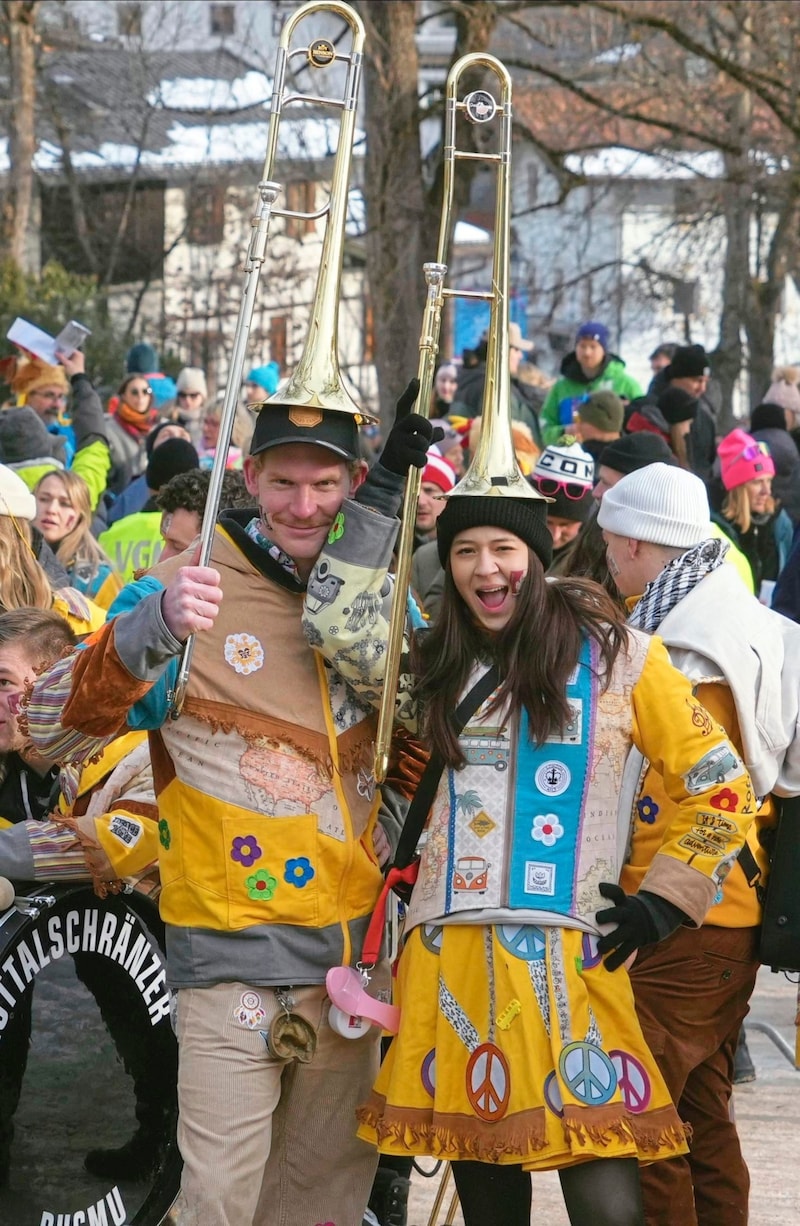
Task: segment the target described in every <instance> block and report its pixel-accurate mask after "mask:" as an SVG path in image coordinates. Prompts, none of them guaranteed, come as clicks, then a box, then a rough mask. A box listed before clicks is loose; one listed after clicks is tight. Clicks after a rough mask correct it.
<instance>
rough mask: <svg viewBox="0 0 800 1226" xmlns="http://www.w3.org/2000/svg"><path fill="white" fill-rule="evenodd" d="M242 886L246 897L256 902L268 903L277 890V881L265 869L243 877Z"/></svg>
mask: <svg viewBox="0 0 800 1226" xmlns="http://www.w3.org/2000/svg"><path fill="white" fill-rule="evenodd" d="M244 884H245V888H246V890H247V893H248V896H249V897H250V898H253V899H255V901H256V902H269V900H270V899H271V898H272V895H273V894H274V893H275V891H276V889H277V888H278V882H277V879H276V878H275V877H273V876H272V873H270V872H268V871H267V870H266V869H265V868H260V869H259V870H258V872H257V873H253V874H252V876H250V877H245V881H244Z"/></svg>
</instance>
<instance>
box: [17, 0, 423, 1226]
mask: <svg viewBox="0 0 800 1226" xmlns="http://www.w3.org/2000/svg"><path fill="white" fill-rule="evenodd" d="M320 11H322V12H327V13H328V14H331V13H334V14H336V15H338V16H339V17H340V18H342V19H344V21H345V22H347V24H348V25H349V27H350V32H351V35H352V38H351V42H350V50H349V52H348V50H347V48H346V47H345V48H344V49H343V44H342V41H341V40H340V41H339V42H337V43H334V42H332V41H330V40H329V39H327V38H314V39H313V41H311V42H310V43H309V45H308V47H307V48H296V49H293V50H290V49H289V44H290V39H291V37H292V34H293V32H294V30H295V28H296V26H297V25H298V23H300V22H301V21H304V20H305V19H306V18H307V17H309V16H316V15H317V14H318V13H319V12H320ZM363 39H364V30H363V25H362V23H361V20H360V18H359V17H358V15H357V14H356V13H355V12H354V11H353V10H352V9H350V8H349V7H348V6H347V5H346V4H343V3H340V2H339V0H328V2H327V3H319V4H308V5H305V6H303V7H302V8H301V9H298V10H297V11H296V12H295V13H293V14H292V15H291V16H290V17H289V18H288V20H287V21H286V23H285V24H284V27H283V30H282V33H281V40H280V47H279V56H278V63H277V66H276V71H275V77H274V92H273V101H272V110H271V113H270V121H269V131H268V138H267V145H268V148H267V155H266V159H265V165H264V171H263V175H262V179H261V182H260V183H259V189H258V190H259V201H258V205H257V210H256V216H255V218H254V221H253V230H252V235H251V240H250V247H249V250H248V255H247V261H246V269H247V275H246V280H245V286H244V292H243V297H242V303H241V306H240V312H239V319H238V322H237V330H236V335H235V338H234V343H233V352H232V357H231V368H230V372H229V377H228V384H227V389H226V394H225V401H224V405H223V412H222V422H221V425H220V445H219V447H218V459H219V461H220V462H219V463H216V464H215V467H214V470H213V471H212V476H211V483H210V489H209V495H208V503H207V509H206V514H205V517H204V521H203V527H202V533H201V538H200V543H199V545H198V546H196V547H195V546H193V547H192V548H191V549H189V550H187V551H186V552H185V553H184V554H182V555H180V556H178V557H175V558H171V559H169V560H168V561H166V562H165V563H163V564H161V565H159V566H158V567H156V568H154V570H152V571H151V572H150V573H149V575H148V576H147V577H146V578H145V579H143V580H141V581H140V582H138V583H134V584H130V585H128V587H127V588H125V589H124V590H123V592H122V593H121V594H120V597H119V598H118V601H117V602H116V605H115V607H114V608H113V609H112V614H114V613H116V614H117V616H115V617H113V618H112V620H110V621H109V622H108V623H107V624H106V626H105V627H103V629H102V630H101V631H99V632H98V634H97V636H95V637H94V638H93V639H92V640H91V641H89V642H87V643H86V644H84V645H83V646H82V648H81V650H79V651H77V652H76V653H75V654H74V655H72V656H70V657H68V658H67V659H66V660H65V661H62V662H61V663H60V665H59V667H58V668H57V669H55V670H51V672H50V673H49V674H46V675H45V676H44V677H43V678H41V679H40V683H39V685H38V687H37V694H36V695H35V696H34V698H33V700H32V703H31V705H30V709H29V728H30V733H31V737H32V739H33V740H34V742H35V743H37V744H47V745H48V746H49V747H50V748H51V749H53V750H54V757H56V758H59V759H60V760H61V761H63V760H64V759H65V758H67V759H68V760H71V761H73V762H75V761H80V760H81V758H85V757H86V756H89V755H91V754H93V753H95V752H96V751H97V749H98V747H99V745H102V744H103V743H104V741H105V740H108V739H111V738H112V737H113V736H115V735H118V734H119V732H120V730H121V729H125V728H126V727H127V726H131V727H136V728H146V729H148V731H149V733H150V743H151V755H152V761H153V771H154V780H155V790H156V795H157V798H158V804H159V818H160V820H159V837H160V842H161V848H160V857H159V866H160V873H161V881H162V893H161V898H160V904H161V914H162V918H163V919H164V922H165V925H166V941H167V959H168V972H169V983H170V986H171V988H172V990H173V992H174V999H175V1005H176V1008H175V1027H176V1032H177V1035H178V1041H179V1085H178V1098H179V1109H180V1120H179V1128H178V1141H179V1145H180V1150H181V1154H182V1157H183V1162H184V1170H183V1178H182V1185H181V1195H180V1197H179V1201H178V1208H177V1218H176V1220H177V1222H178V1223H180V1226H267V1224H268V1223H269V1224H272V1223H276V1222H280V1223H281V1226H314V1224H315V1223H318V1222H335V1223H336V1224H337V1226H355V1224H356V1223H360V1222H361V1220H362V1216H363V1212H364V1209H365V1207H366V1204H367V1200H368V1197H369V1192H370V1187H371V1184H372V1178H373V1175H374V1172H375V1167H376V1163H377V1157H376V1155H375V1153H374V1151H373V1150H372V1149H371V1147H369V1146H367V1145H366V1144H364V1143H363V1142H361V1141H359V1140H358V1139H357V1138H356V1135H355V1110H356V1106H357V1105H358V1104H359V1103H360V1102H361V1101H362V1100H363V1099H364V1098H365V1097H366V1095H367V1094H368V1092H369V1089H370V1086H371V1084H372V1081H373V1078H374V1075H375V1073H376V1071H377V1065H378V1040H379V1030H378V1029H377V1028H372V1029H370V1028H369V1027H365V1030H366V1031H367V1033H364V1034H361V1032H359V1035H358V1041H357V1042H353V1041H352V1034H351V1030H352V1027H351V1026H350V1024H349V1019H348V1016H347V1015H344V1016H342V1017H339V1018H338V1019H337V1017H336V1015H335V1013H334V1014H333V1015H329V1001H328V999H327V995H326V988H325V981H326V975H327V973H328V971H329V970H331V969H332V968H334V967H337V966H344V967H348V966H351V965H355V963H356V961H357V959H358V958H359V955H360V952H361V947H362V943H363V938H364V935H365V932H366V928H367V925H368V922H369V919H370V916H371V913H372V910H373V908H374V907H375V905H376V902H377V899H378V896H379V894H380V890H381V885H382V875H381V868H380V864H381V863H382V862H383V861H385V859H386V858H387V857H388V855H389V854H390V841H389V838H388V837H387V834H386V831H384V829H383V828H382V827H381V826H379V825H378V822H377V817H378V807H379V797H378V795H377V793H376V788H375V780H374V775H373V771H372V766H373V763H374V722H373V718H372V714H371V710H370V706H369V704H368V703H362V702H361V701H360V700H359V699H357V698H356V697H355V695H354V694H353V693H352V691H351V690H350V689H349V687H348V686H347V684H346V683H345V681H344V679H343V677H342V675H341V673H340V672H339V671H337V670H336V669H335V668H328V667H326V666H325V665H324V664H323V662H322V660H321V658H320V657H319V656H318V654H317V653H316V651H315V650H314V648H313V644H311V645H310V644H309V643H308V642H307V641H306V638H305V637H304V635H303V631H302V628H301V615H302V611H303V607H304V602H305V603H307V604H308V605H309V606H310V607H313V608H324V607H325V606H326V604H328V603H330V601H331V600H332V599H334V597H335V595H336V592H337V590H338V585H339V582H340V580H339V578H338V576H337V575H336V574H334V573H330V574H327V573H326V574H322V572H321V571H319V570H318V571H317V573H316V578H315V582H314V584H313V585H311V586H308V580H309V576H310V574H311V571H312V568H313V567H314V565H315V563H316V561H317V558H318V556H319V554H320V551H321V550H322V548H323V546H324V545H325V543H326V541H327V540H328V539H329V537H330V536H333V537H335V536H336V535H337V533H340V532H341V517H340V514H339V512H340V507H341V506H342V503H343V502H344V500H345V499H347V498H354V499H358V500H359V502H360V503H361V504H362V506H364V507H369V508H370V509H371V510H375V511H378V512H381V513H382V514H377V515H372V514H368V512H365V514H368V517H369V519H370V520H371V521H374V524H376V525H377V524H379V523H387V522H389V523H393V522H394V521H393V520H391V519H390V518H387V517H391V516H393V515H394V513H395V511H396V509H397V506H398V505H399V502H400V498H401V494H402V489H403V485H404V481H405V477H406V474H407V472H408V470H409V468H410V467H412V466H413V467H419V468H423V467H424V466H425V463H426V451H427V448H428V446H429V444H430V442H431V441H432V437H433V433H434V432H433V427H432V426H431V425H430V424H429V423H428V422H427V421H426V420H425V419H424V418H422V417H414V416H409V415H408V410H409V409H410V407H411V405H412V404H413V400H414V398H415V395H416V390H417V389H416V386H414V387H412V388H411V389H409V394H407V395H406V396H405V397H404V398H403V400H402V401H401V404H400V405H399V406H398V420H397V423H396V425H395V427H394V429H393V430H392V431H391V432H390V434H389V436H388V438H387V441H386V445H385V447H384V451H383V454H382V457H381V461H380V462H379V463H378V464H377V465H375V467H374V468H373V470H372V472H371V473H370V475H369V476H368V477H367V479H366V481H365V474H366V465H365V464H364V462H363V461H361V460H360V459H359V458H358V457H359V454H360V451H359V430H358V427H359V425H360V424H361V423H362V422H364V421H367V420H369V418H368V415H367V414H366V413H365V412H364V410H363V408H362V407H361V406H359V405H358V404H356V403H355V402H354V401H353V399H352V397H351V396H350V394H349V393H348V391H347V389H346V387H345V386H344V385H343V382H342V379H341V377H340V373H339V369H338V361H337V356H336V338H337V319H338V294H339V282H340V279H341V270H342V257H343V250H344V234H345V220H346V209H347V184H348V178H349V167H350V159H351V156H352V146H353V137H354V124H355V112H356V104H357V98H358V83H359V75H360V66H361V59H362V47H363ZM297 55H301V56H303V57H304V62H305V66H306V69H307V70H308V71H310V72H323V71H324V69H325V68H326V67H327V66H329V65H331V64H333V63H335V62H337V61H338V62H339V64H340V65H344V66H346V73H345V75H346V81H345V84H344V89H343V95H342V98H341V100H337V99H324V98H321V97H319V96H318V95H317V94H316V93H314V94H311V95H304V94H297V93H295V94H287V93H286V73H287V65H288V63H289V61H290V60H291V59H292V57H294V56H297ZM289 102H300V104H301V105H305V104H307V103H309V102H313V104H314V105H315V106H322V105H324V104H325V103H326V102H327V103H329V104H330V105H332V106H334V107H335V108H336V109H337V111H338V113H339V115H340V132H339V141H338V148H337V153H336V158H335V163H334V167H333V171H332V179H331V189H330V196H329V200H328V202H327V204H326V205H325V206H324V208H323V209H321V210H318V211H317V212H315V213H312V214H308V215H307V216H308V217H309V218H311V219H314V220H316V219H319V218H323V217H324V218H326V224H325V234H324V239H323V244H322V252H321V258H320V268H319V274H318V280H317V286H316V291H315V298H314V305H313V312H312V320H311V322H310V326H309V331H308V341H307V344H306V348H305V350H304V352H303V355H302V357H301V359H300V362H299V363H298V366H297V367H296V369H295V371H294V374H293V375H292V376H291V377H290V378H288V379H287V380H285V381H284V383H283V384H282V385H281V386H280V387H279V389H278V390H277V392H275V394H274V395H273V396H271V397H270V398H269V400H267V401H266V402H265V403H263V404H262V405H261V406H260V411H259V412H258V417H257V420H256V424H255V430H254V434H253V440H252V443H251V447H250V455H249V457H248V458H247V460H246V461H245V465H244V474H245V481H246V484H247V487H248V490H249V492H250V494H251V495H252V496H253V500H254V502H255V503H256V504H257V506H256V508H255V509H251V510H249V511H231V512H225V513H223V515H222V516H221V517H220V521H219V523H217V513H216V512H217V504H218V500H219V492H220V490H221V485H222V476H223V473H224V456H225V451H226V445H225V444H224V442H223V440H226V439H227V438H229V437H230V430H231V427H232V424H233V417H234V413H235V410H236V405H237V401H238V395H239V388H240V384H241V379H242V373H243V370H244V359H245V354H246V348H247V339H248V334H249V328H250V322H251V319H252V312H253V307H254V303H255V299H256V292H257V287H258V277H259V273H260V268H261V265H262V263H263V261H264V258H265V252H266V242H267V232H268V227H269V222H270V218H271V216H272V215H274V214H277V215H281V213H283V215H286V210H280V209H278V208H276V207H275V201H276V199H277V198H278V196H279V194H280V190H281V189H280V185H279V184H277V183H274V182H272V181H271V180H272V172H273V167H274V164H275V160H276V157H277V150H278V147H279V138H278V126H279V122H280V116H281V112H282V108H283V106H284V105H285V104H286V103H289ZM294 215H296V214H294ZM251 407H256V408H258V406H251ZM392 531H393V528H392ZM346 616H347V619H348V620H350V621H358V620H360V619H363V620H365V621H369V619H370V618H371V617H373V616H374V609H373V608H372V607H371V605H370V603H369V602H368V601H354V603H353V607H352V608H351V609H348V613H347V615H346ZM179 661H180V663H179ZM56 711H57V712H59V713H60V719H54V712H56ZM64 730H69V731H68V733H67V740H68V741H69V742H70V743H69V746H68V751H67V749H65V745H64V739H63V738H64ZM56 745H58V750H57V751H56V749H55V746H56ZM381 987H383V989H384V990H387V989H388V976H387V975H386V968H385V967H383V966H381V965H379V966H378V967H376V969H375V974H374V977H373V988H372V990H373V992H377V991H378V990H380V989H381ZM350 1020H352V1019H350Z"/></svg>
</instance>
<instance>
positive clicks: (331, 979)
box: [325, 966, 400, 1034]
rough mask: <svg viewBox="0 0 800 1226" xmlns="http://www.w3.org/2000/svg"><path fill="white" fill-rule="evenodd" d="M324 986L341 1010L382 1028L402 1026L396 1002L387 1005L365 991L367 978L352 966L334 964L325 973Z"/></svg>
mask: <svg viewBox="0 0 800 1226" xmlns="http://www.w3.org/2000/svg"><path fill="white" fill-rule="evenodd" d="M325 987H326V988H327V990H328V995H329V996H330V998H331V1000H332V1001H333V1003H334V1004H335V1005H336V1008H337V1009H341V1011H342V1013H347V1014H349V1015H350V1016H351V1017H363V1018H366V1020H367V1021H368V1022H374V1024H375V1025H376V1026H380V1027H381V1029H382V1030H388V1031H389V1033H390V1034H397V1031H398V1028H399V1026H400V1010H399V1008H398V1006H397V1005H387V1004H385V1003H384V1002H383V1001H382V1000H376V999H375V997H374V996H370V995H368V993H367V992H365V991H364V982H363V980H362V978H361V976H360V975H359V973H358V971H356V970H353V968H352V966H333V967H331V969H330V970H329V971H328V973H327V975H326V976H325Z"/></svg>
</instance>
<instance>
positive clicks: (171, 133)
mask: <svg viewBox="0 0 800 1226" xmlns="http://www.w3.org/2000/svg"><path fill="white" fill-rule="evenodd" d="M8 88H9V85H8V73H7V68H6V66H5V65H4V63H3V62H2V60H0V96H2V95H3V94H5V95H6V96H7V95H8ZM271 94H272V82H271V80H270V79H269V77H267V76H266V75H265V74H264V73H262V72H258V71H255V70H254V69H253V68H252V67H251V66H250V65H249V64H247V63H245V62H244V61H243V60H242V59H240V58H239V57H238V56H236V55H234V54H233V53H232V52H230V51H228V50H225V49H224V48H223V49H218V50H213V51H196V52H188V51H183V52H172V51H158V52H151V51H145V52H141V53H138V54H136V55H132V54H131V52H130V51H127V50H121V49H119V48H115V47H104V46H97V47H92V48H91V50H85V51H53V52H51V53H48V54H47V55H46V56H45V57H43V60H42V63H41V66H40V101H39V123H38V132H39V144H38V150H37V153H36V168H37V170H38V171H39V172H40V173H41V174H44V175H47V174H54V175H55V174H60V173H61V172H62V142H61V139H60V137H59V132H60V131H63V130H64V129H66V131H67V133H68V143H69V146H70V155H71V159H72V163H73V165H74V166H75V168H76V169H77V170H78V171H79V172H82V173H83V174H86V175H92V176H96V177H109V178H116V177H119V174H120V172H127V171H128V170H129V169H130V168H131V167H132V166H134V165H136V164H137V162H138V164H139V165H140V167H141V168H145V169H147V170H149V171H154V172H158V173H159V174H162V175H166V173H167V172H168V171H178V172H179V171H180V169H181V168H182V167H186V168H188V167H191V168H198V167H202V166H205V165H212V166H216V165H224V164H242V163H256V164H258V165H260V164H261V163H262V162H263V159H264V155H265V151H266V141H267V126H268V116H269V109H270V103H271ZM338 133H339V120H338V117H337V116H335V115H333V113H332V112H331V110H330V109H326V111H325V113H324V114H323V113H321V112H320V111H319V109H317V108H313V107H309V106H307V105H295V106H292V107H287V108H286V110H285V112H284V115H283V116H282V118H281V126H280V130H279V140H278V157H279V158H281V159H286V160H287V161H288V160H291V161H303V160H308V161H309V162H318V161H324V160H325V159H327V158H329V157H331V156H332V155H333V154H334V153H335V152H336V146H337V142H338ZM359 143H363V134H360V133H359V134H358V135H357V146H356V147H357V148H358V144H359ZM8 169H9V160H8V142H7V140H0V171H7V170H8Z"/></svg>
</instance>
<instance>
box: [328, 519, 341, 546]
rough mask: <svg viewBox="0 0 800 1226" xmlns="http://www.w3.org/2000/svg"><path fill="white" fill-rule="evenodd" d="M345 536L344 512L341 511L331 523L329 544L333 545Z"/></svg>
mask: <svg viewBox="0 0 800 1226" xmlns="http://www.w3.org/2000/svg"><path fill="white" fill-rule="evenodd" d="M343 536H344V512H343V511H339V513H338V514H337V516H336V519H335V520H334V521H333V523H332V524H331V529H330V532H329V533H328V544H329V545H333V544H335V543H336V541H340V540H341V539H342V537H343Z"/></svg>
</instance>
